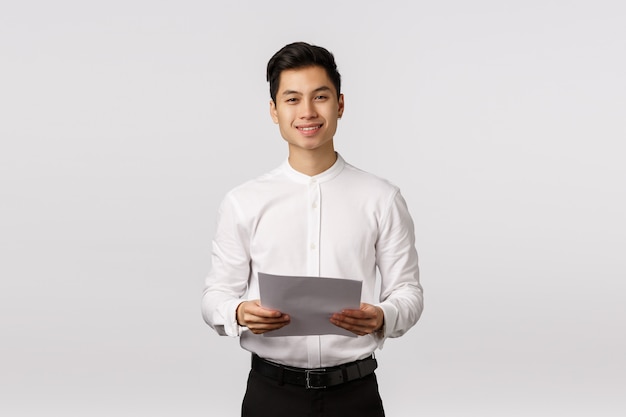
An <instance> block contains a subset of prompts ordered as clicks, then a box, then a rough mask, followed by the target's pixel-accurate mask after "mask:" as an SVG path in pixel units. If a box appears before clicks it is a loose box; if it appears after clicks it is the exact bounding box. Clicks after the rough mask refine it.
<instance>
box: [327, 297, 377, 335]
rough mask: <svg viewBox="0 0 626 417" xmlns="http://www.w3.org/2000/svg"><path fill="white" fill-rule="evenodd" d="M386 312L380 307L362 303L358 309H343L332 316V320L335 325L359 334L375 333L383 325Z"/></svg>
mask: <svg viewBox="0 0 626 417" xmlns="http://www.w3.org/2000/svg"><path fill="white" fill-rule="evenodd" d="M384 318H385V313H384V312H383V309H382V308H380V307H376V306H373V305H371V304H367V303H361V308H360V309H358V310H342V311H341V313H335V314H333V315H332V316H331V318H330V322H331V323H332V324H334V325H335V326H338V327H341V328H343V329H346V330H349V331H351V332H352V333H354V334H356V335H357V336H365V335H366V334H370V333H374V332H376V331H378V330H380V329H381V328H382V327H383V323H384Z"/></svg>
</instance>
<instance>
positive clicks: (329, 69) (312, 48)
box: [267, 42, 341, 103]
mask: <svg viewBox="0 0 626 417" xmlns="http://www.w3.org/2000/svg"><path fill="white" fill-rule="evenodd" d="M312 66H319V67H322V68H324V69H325V70H326V73H327V74H328V78H330V80H331V81H332V83H333V85H334V86H335V89H336V90H337V98H339V95H340V94H341V75H340V74H339V71H337V64H336V63H335V57H334V56H333V54H332V53H330V52H329V51H328V50H327V49H325V48H322V47H321V46H316V45H310V44H308V43H306V42H294V43H290V44H288V45H286V46H284V47H282V48H281V49H280V50H279V51H278V52H276V53H275V54H274V56H273V57H272V58H271V59H270V60H269V62H268V63H267V81H269V83H270V97H272V100H273V101H274V103H276V93H277V92H278V85H279V83H280V74H281V73H282V72H283V71H284V70H289V69H298V68H305V67H312Z"/></svg>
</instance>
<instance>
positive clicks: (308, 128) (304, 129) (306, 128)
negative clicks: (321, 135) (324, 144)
mask: <svg viewBox="0 0 626 417" xmlns="http://www.w3.org/2000/svg"><path fill="white" fill-rule="evenodd" d="M321 127H322V125H315V126H299V127H298V128H297V129H298V130H300V131H302V132H313V131H315V130H317V129H319V128H321Z"/></svg>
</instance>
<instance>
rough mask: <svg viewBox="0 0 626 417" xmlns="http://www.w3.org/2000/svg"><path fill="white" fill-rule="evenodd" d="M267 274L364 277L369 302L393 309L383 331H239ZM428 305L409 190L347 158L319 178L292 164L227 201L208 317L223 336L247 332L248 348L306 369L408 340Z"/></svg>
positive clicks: (205, 302)
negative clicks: (242, 311)
mask: <svg viewBox="0 0 626 417" xmlns="http://www.w3.org/2000/svg"><path fill="white" fill-rule="evenodd" d="M377 268H378V271H379V273H380V294H377V293H376V269H377ZM259 272H264V273H268V274H276V275H291V276H319V277H330V278H348V279H355V280H361V281H362V282H363V288H362V296H361V297H362V301H363V302H366V303H369V304H374V305H377V306H379V307H381V308H382V309H383V311H384V313H385V329H384V335H380V334H370V335H367V336H360V337H348V336H339V335H321V336H288V337H264V336H262V335H255V334H254V333H252V332H251V331H249V330H247V329H246V328H243V327H240V326H238V325H237V321H236V317H235V312H236V309H237V306H238V305H239V303H241V302H242V301H244V300H254V299H258V298H259V285H258V273H259ZM422 309H423V296H422V287H421V285H420V282H419V272H418V259H417V251H416V250H415V236H414V228H413V221H412V219H411V216H410V214H409V212H408V209H407V206H406V203H405V201H404V199H403V198H402V196H401V194H400V190H399V189H398V187H396V186H395V185H393V184H390V183H389V182H388V181H386V180H383V179H381V178H378V177H376V176H374V175H372V174H369V173H366V172H364V171H361V170H359V169H357V168H355V167H353V166H352V165H349V164H348V163H346V162H345V161H344V160H343V158H342V157H341V156H340V155H339V154H337V161H336V162H335V164H334V165H333V166H332V167H330V168H329V169H328V170H326V171H324V172H322V173H321V174H318V175H315V176H313V177H310V176H308V175H305V174H302V173H300V172H298V171H296V170H294V169H293V168H292V167H291V166H290V165H289V162H288V161H285V162H284V163H283V164H282V165H281V166H280V167H278V168H277V169H275V170H273V171H271V172H269V173H268V174H265V175H263V176H261V177H259V178H256V179H254V180H252V181H249V182H246V183H244V184H242V185H240V186H238V187H236V188H234V189H233V190H231V191H230V192H229V193H227V195H226V196H225V198H224V200H223V201H222V204H221V206H220V209H219V212H218V222H217V230H216V235H215V238H214V240H213V253H212V267H211V272H210V273H209V275H208V276H207V278H206V286H205V290H204V294H203V297H202V314H203V317H204V320H205V321H206V322H207V323H208V324H209V325H210V326H211V327H212V328H213V329H214V330H216V331H217V332H218V334H220V335H228V336H240V343H241V346H242V347H243V348H244V349H246V350H248V351H250V352H253V353H256V354H258V355H259V356H261V357H263V358H265V359H268V360H271V361H274V362H278V363H282V364H284V365H290V366H296V367H300V368H317V367H327V366H335V365H339V364H342V363H346V362H351V361H354V360H358V359H362V358H365V357H367V356H368V355H371V354H372V353H373V352H374V351H375V350H376V348H380V347H382V344H383V342H384V340H385V338H387V337H398V336H401V335H402V334H404V333H405V332H406V331H407V330H409V328H411V327H412V326H413V325H414V324H415V323H416V322H417V320H418V319H419V317H420V315H421V313H422ZM285 313H288V312H285Z"/></svg>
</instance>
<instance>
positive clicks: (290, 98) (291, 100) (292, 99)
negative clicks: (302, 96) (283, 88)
mask: <svg viewBox="0 0 626 417" xmlns="http://www.w3.org/2000/svg"><path fill="white" fill-rule="evenodd" d="M297 101H298V99H297V98H295V97H289V98H288V99H286V100H285V103H296V102H297Z"/></svg>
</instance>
